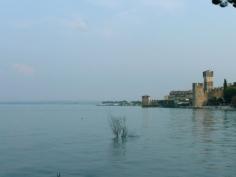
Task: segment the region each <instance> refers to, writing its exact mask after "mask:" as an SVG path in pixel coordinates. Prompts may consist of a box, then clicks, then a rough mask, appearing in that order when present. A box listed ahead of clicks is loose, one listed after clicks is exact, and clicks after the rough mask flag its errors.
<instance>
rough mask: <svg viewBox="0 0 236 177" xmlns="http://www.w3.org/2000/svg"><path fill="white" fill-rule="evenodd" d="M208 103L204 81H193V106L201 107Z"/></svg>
mask: <svg viewBox="0 0 236 177" xmlns="http://www.w3.org/2000/svg"><path fill="white" fill-rule="evenodd" d="M205 104H206V94H205V92H204V86H203V84H202V83H193V107H195V108H200V107H202V106H204V105H205Z"/></svg>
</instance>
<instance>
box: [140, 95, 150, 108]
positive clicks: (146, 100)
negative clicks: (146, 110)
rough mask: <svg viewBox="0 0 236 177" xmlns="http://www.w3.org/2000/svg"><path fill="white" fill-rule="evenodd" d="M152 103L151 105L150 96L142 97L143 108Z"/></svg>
mask: <svg viewBox="0 0 236 177" xmlns="http://www.w3.org/2000/svg"><path fill="white" fill-rule="evenodd" d="M150 103H151V100H150V96H148V95H144V96H142V106H143V107H148V106H150Z"/></svg>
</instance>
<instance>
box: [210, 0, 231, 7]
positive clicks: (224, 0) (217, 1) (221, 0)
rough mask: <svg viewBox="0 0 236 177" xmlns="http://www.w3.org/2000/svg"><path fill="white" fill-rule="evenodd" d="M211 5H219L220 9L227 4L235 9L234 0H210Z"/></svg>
mask: <svg viewBox="0 0 236 177" xmlns="http://www.w3.org/2000/svg"><path fill="white" fill-rule="evenodd" d="M212 4H214V5H219V6H220V7H226V6H228V4H232V5H233V7H235V8H236V0H212Z"/></svg>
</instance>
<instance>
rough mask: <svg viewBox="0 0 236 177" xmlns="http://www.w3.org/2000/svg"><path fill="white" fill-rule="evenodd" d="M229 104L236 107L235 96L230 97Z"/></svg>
mask: <svg viewBox="0 0 236 177" xmlns="http://www.w3.org/2000/svg"><path fill="white" fill-rule="evenodd" d="M231 105H232V106H233V107H234V108H236V96H234V97H233V98H232V101H231Z"/></svg>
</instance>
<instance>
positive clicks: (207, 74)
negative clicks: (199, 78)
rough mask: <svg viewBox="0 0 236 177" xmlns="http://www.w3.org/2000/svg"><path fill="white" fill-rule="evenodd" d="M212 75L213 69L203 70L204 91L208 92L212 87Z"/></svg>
mask: <svg viewBox="0 0 236 177" xmlns="http://www.w3.org/2000/svg"><path fill="white" fill-rule="evenodd" d="M213 76H214V73H213V71H210V70H207V71H204V72H203V78H204V92H208V91H210V90H212V89H213Z"/></svg>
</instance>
